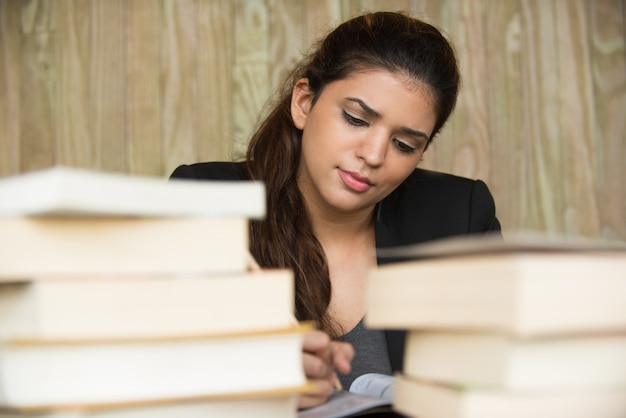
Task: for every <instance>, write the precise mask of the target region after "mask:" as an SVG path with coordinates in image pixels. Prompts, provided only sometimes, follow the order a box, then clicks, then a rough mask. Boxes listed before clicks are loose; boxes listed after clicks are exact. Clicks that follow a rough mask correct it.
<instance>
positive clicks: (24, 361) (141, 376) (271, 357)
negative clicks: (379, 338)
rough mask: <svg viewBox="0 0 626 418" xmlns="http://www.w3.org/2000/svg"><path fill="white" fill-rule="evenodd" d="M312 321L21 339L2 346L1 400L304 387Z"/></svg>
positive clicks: (120, 398)
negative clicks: (199, 331)
mask: <svg viewBox="0 0 626 418" xmlns="http://www.w3.org/2000/svg"><path fill="white" fill-rule="evenodd" d="M309 330H310V327H309V326H306V325H302V326H294V327H290V328H283V329H279V330H274V331H259V332H252V333H242V334H223V335H198V336H188V337H178V338H177V337H168V336H165V337H161V338H157V337H155V338H135V339H130V338H129V339H119V340H116V339H103V340H95V339H91V340H84V341H75V340H73V341H66V340H22V341H12V342H10V343H5V344H2V345H1V346H0V406H2V407H12V408H29V407H30V408H34V407H38V408H46V407H47V408H53V407H55V406H60V405H65V406H75V407H80V406H81V405H93V404H107V403H121V402H139V401H151V400H164V399H178V398H189V397H200V396H227V395H236V394H245V393H249V392H259V391H269V390H280V389H289V388H293V387H299V386H303V385H305V383H306V378H305V376H304V372H303V369H302V337H303V335H304V333H305V332H308V331H309Z"/></svg>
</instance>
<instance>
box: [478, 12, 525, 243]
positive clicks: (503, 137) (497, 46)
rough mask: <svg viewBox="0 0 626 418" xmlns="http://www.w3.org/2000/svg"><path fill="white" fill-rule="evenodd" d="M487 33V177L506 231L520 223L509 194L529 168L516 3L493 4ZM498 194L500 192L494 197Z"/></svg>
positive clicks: (516, 204) (519, 185) (519, 186)
mask: <svg viewBox="0 0 626 418" xmlns="http://www.w3.org/2000/svg"><path fill="white" fill-rule="evenodd" d="M485 18H486V20H485V24H486V27H488V28H490V30H489V32H488V34H487V36H486V39H485V48H486V50H485V54H486V57H487V60H486V62H485V66H486V70H485V71H486V73H487V74H488V76H487V78H486V83H487V94H488V97H487V109H488V112H489V113H488V121H489V126H488V128H489V134H488V135H489V140H490V149H491V154H490V157H489V158H490V160H491V166H492V170H491V175H490V177H489V179H488V181H489V185H490V187H491V188H492V190H493V191H494V192H497V193H495V195H494V199H495V200H496V208H497V215H498V218H499V219H500V222H501V223H502V224H503V225H505V226H506V229H507V232H510V231H511V230H512V229H515V228H516V227H519V225H520V224H521V220H522V218H521V216H522V205H521V204H520V199H518V198H515V199H511V195H510V192H509V193H506V191H510V190H516V191H518V192H519V191H521V190H523V186H524V183H525V179H526V177H527V176H526V169H527V166H526V164H525V160H524V147H525V143H526V141H527V137H526V136H525V135H524V131H525V124H524V121H523V114H522V103H521V101H520V98H521V97H522V94H523V89H524V86H523V84H522V69H523V68H524V66H523V65H522V64H523V57H522V42H523V40H522V39H521V36H522V33H521V11H520V5H519V2H517V1H506V2H502V1H497V0H496V1H491V2H489V12H488V13H487V15H486V16H485ZM498 192H499V193H498Z"/></svg>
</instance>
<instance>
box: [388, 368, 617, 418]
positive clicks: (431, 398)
mask: <svg viewBox="0 0 626 418" xmlns="http://www.w3.org/2000/svg"><path fill="white" fill-rule="evenodd" d="M393 406H394V408H395V409H396V410H397V411H399V412H401V413H403V414H406V415H408V416H414V417H419V418H502V417H506V418H529V417H541V418H544V417H545V418H590V417H602V418H623V417H625V416H626V388H624V387H620V388H612V389H604V390H595V391H594V390H562V391H508V390H494V389H485V388H473V387H471V386H470V387H463V386H454V385H440V384H435V383H429V382H426V381H420V380H415V379H410V378H408V377H406V376H404V375H399V376H396V383H395V395H394V400H393Z"/></svg>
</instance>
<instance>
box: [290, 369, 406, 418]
mask: <svg viewBox="0 0 626 418" xmlns="http://www.w3.org/2000/svg"><path fill="white" fill-rule="evenodd" d="M393 385H394V377H393V376H388V375H384V374H378V373H367V374H364V375H362V376H359V377H358V378H356V379H355V380H354V382H352V385H350V389H349V390H343V391H339V390H338V391H335V393H333V394H332V395H331V396H330V398H329V399H328V401H327V402H326V403H324V404H322V405H320V406H316V407H313V408H309V409H304V410H301V411H299V412H298V418H346V417H357V416H366V415H369V414H374V413H379V412H391V404H392V398H393Z"/></svg>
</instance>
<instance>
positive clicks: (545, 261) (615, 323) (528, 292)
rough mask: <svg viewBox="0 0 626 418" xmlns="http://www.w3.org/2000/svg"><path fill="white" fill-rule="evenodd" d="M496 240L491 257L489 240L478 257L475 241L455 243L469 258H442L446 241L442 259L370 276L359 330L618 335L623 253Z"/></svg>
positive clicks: (623, 312)
mask: <svg viewBox="0 0 626 418" xmlns="http://www.w3.org/2000/svg"><path fill="white" fill-rule="evenodd" d="M498 241H499V242H500V244H499V245H500V246H501V247H502V248H500V249H499V250H498V251H491V249H492V247H493V246H494V245H496V246H497V245H498V244H494V242H493V241H491V240H487V241H486V243H487V244H486V246H487V247H488V248H487V249H485V251H481V248H480V246H481V242H483V241H481V240H480V239H473V238H472V239H463V240H461V242H462V244H463V246H464V247H466V246H467V245H470V244H471V247H472V251H471V252H469V253H468V252H466V251H465V250H463V251H461V250H460V249H459V248H458V246H457V247H455V246H454V245H453V246H452V247H453V248H454V251H452V252H449V253H448V252H447V250H446V249H445V247H447V246H446V245H443V244H445V243H447V244H454V243H456V241H455V240H451V241H446V242H442V243H439V244H441V245H442V246H443V247H444V249H443V250H440V251H439V252H440V253H442V254H443V253H445V256H444V255H441V256H435V255H434V254H433V253H432V252H430V250H429V251H427V252H428V253H429V256H428V257H424V258H420V259H407V260H404V261H398V262H394V263H391V264H386V265H382V266H380V267H378V268H377V269H374V270H372V271H371V273H370V277H369V282H368V312H367V314H366V316H365V322H366V324H367V325H368V326H369V327H372V328H398V329H416V330H418V329H419V330H448V331H452V330H465V331H490V332H500V333H507V334H511V335H516V336H519V337H531V336H542V335H543V336H546V335H557V334H558V335H572V334H578V333H586V332H594V333H599V332H620V331H622V330H624V329H626V304H624V303H623V297H622V296H623V295H624V294H626V280H624V279H625V278H626V276H625V273H624V272H626V250H624V249H622V248H615V247H611V248H598V247H593V248H585V249H583V248H581V247H579V246H576V248H575V249H574V248H573V249H571V250H569V249H565V248H562V247H561V248H560V249H559V250H549V249H548V248H553V247H552V246H551V245H550V246H548V248H545V247H541V246H535V247H533V249H532V250H531V249H526V250H525V249H523V248H521V247H520V245H518V244H516V243H515V242H512V243H510V244H504V243H503V242H502V240H501V239H499V240H498ZM433 245H435V244H433ZM509 245H510V248H509V249H507V247H508V246H509ZM425 247H426V248H432V247H431V245H430V244H429V245H425ZM497 248H499V247H497ZM406 251H409V252H411V253H412V252H413V251H416V253H420V252H419V251H417V250H415V248H413V249H406ZM455 254H456V255H455ZM404 255H406V253H404ZM581 307H585V309H581Z"/></svg>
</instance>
